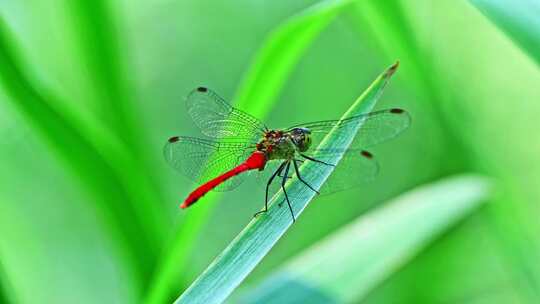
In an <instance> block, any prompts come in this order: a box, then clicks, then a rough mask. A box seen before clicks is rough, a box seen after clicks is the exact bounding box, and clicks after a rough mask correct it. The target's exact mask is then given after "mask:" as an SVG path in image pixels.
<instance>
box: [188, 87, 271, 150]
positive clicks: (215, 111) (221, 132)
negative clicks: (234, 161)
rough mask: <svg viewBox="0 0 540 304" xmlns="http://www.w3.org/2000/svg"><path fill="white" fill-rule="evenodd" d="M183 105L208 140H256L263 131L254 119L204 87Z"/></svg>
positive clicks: (263, 127) (192, 94)
mask: <svg viewBox="0 0 540 304" xmlns="http://www.w3.org/2000/svg"><path fill="white" fill-rule="evenodd" d="M186 105H187V111H188V114H189V115H190V116H191V118H192V119H193V122H194V123H195V125H197V127H199V128H200V129H201V131H202V133H203V134H204V135H206V136H209V137H213V138H231V137H233V138H235V139H245V140H254V139H255V140H257V139H259V138H260V136H261V135H262V134H263V132H264V130H265V129H266V127H265V126H264V124H263V123H262V122H261V121H259V120H258V119H257V118H255V117H253V116H251V115H250V114H248V113H246V112H244V111H242V110H239V109H236V108H234V107H233V106H231V105H230V104H228V103H227V102H226V101H225V100H223V98H221V97H219V95H218V94H216V93H215V92H213V91H212V90H210V89H208V88H205V87H199V88H197V89H195V90H193V91H191V93H190V94H189V95H188V97H187V100H186Z"/></svg>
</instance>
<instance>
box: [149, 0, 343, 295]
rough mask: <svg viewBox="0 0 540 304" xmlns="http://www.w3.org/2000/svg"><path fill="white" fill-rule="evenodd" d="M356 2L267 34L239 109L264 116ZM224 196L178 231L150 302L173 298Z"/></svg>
mask: <svg viewBox="0 0 540 304" xmlns="http://www.w3.org/2000/svg"><path fill="white" fill-rule="evenodd" d="M352 2H353V1H352V0H345V1H344V0H341V1H336V0H329V1H321V2H320V3H317V4H315V5H313V6H311V7H309V8H307V9H305V10H303V11H302V12H300V13H299V14H297V15H295V16H293V17H291V18H289V19H288V20H287V21H285V22H284V23H283V24H282V25H280V26H279V27H278V28H277V29H275V30H274V31H273V32H271V33H270V34H269V36H268V37H267V38H266V40H265V42H264V43H263V45H262V47H261V48H260V50H259V52H258V53H257V54H256V55H255V59H254V61H253V63H252V64H251V66H250V68H249V70H248V72H247V73H246V76H245V78H244V80H243V82H242V84H240V86H239V89H238V92H237V94H236V98H235V99H234V100H235V104H236V106H237V107H238V108H241V109H243V110H244V111H246V112H248V113H250V114H252V115H254V116H256V117H258V118H261V119H264V117H266V116H267V115H268V113H270V112H271V111H272V108H273V105H274V104H275V102H276V98H277V96H278V94H279V93H280V92H281V89H282V88H283V84H284V83H285V81H286V80H287V79H288V76H289V75H290V73H291V72H292V70H293V68H294V67H295V65H296V64H297V63H298V61H299V60H300V57H301V56H302V54H303V53H304V51H305V50H306V49H307V48H308V47H309V46H310V45H311V43H312V42H313V40H314V39H315V38H316V37H317V36H318V34H319V33H320V32H321V31H322V30H323V29H324V28H325V27H326V26H327V25H328V24H329V23H330V22H331V21H332V20H333V19H334V18H335V17H336V16H337V15H338V14H339V12H340V11H341V9H343V8H344V7H345V6H346V5H348V4H351V3H352ZM220 197H221V195H219V194H216V193H211V194H210V195H208V196H207V197H205V199H206V202H205V204H204V206H200V207H199V208H198V209H197V210H192V211H191V214H190V215H189V216H188V217H187V218H186V220H185V222H184V223H183V224H182V227H181V228H180V229H179V231H178V232H177V233H176V235H175V237H174V239H173V241H172V245H171V246H170V247H169V248H168V249H167V250H166V251H165V252H166V256H165V257H164V258H163V260H162V261H161V262H160V266H159V268H158V270H157V271H156V277H155V278H154V281H153V282H154V283H153V284H152V285H151V287H150V290H149V293H148V295H147V299H146V303H162V302H165V301H166V299H167V297H168V296H169V291H170V289H171V287H172V286H177V285H178V282H177V280H178V278H177V277H178V274H179V273H182V272H183V270H184V269H185V267H186V265H187V263H188V262H189V260H188V259H189V255H190V254H191V252H192V247H193V245H194V242H193V240H195V239H196V237H197V235H198V233H199V231H200V230H201V228H202V226H203V225H204V224H205V223H206V219H207V218H208V216H209V215H210V212H211V211H212V209H213V206H214V204H213V202H215V201H217V200H218V199H219V198H220Z"/></svg>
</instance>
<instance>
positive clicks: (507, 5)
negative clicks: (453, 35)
mask: <svg viewBox="0 0 540 304" xmlns="http://www.w3.org/2000/svg"><path fill="white" fill-rule="evenodd" d="M471 2H472V3H473V4H474V6H476V7H477V8H478V10H480V11H481V12H482V14H484V15H485V16H486V17H488V18H489V19H490V20H491V21H492V22H493V23H495V24H496V25H497V26H498V27H500V28H501V30H503V31H504V32H505V33H506V34H507V35H508V36H509V37H510V38H511V39H512V40H514V41H515V42H516V43H517V44H518V45H519V46H520V47H521V48H522V49H523V50H524V51H525V52H527V53H528V54H529V56H531V57H532V58H533V59H534V60H536V63H537V64H540V17H539V16H540V2H538V1H536V0H516V1H504V0H471Z"/></svg>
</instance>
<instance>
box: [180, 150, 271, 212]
mask: <svg viewBox="0 0 540 304" xmlns="http://www.w3.org/2000/svg"><path fill="white" fill-rule="evenodd" d="M265 164H266V155H265V154H264V153H263V152H260V151H256V152H253V154H251V156H250V157H249V158H248V159H247V160H246V161H245V162H243V163H242V164H240V165H238V166H237V167H235V168H233V169H231V170H230V171H227V172H225V173H223V174H222V175H220V176H218V177H216V178H214V179H212V180H210V181H208V182H206V183H204V184H202V185H201V186H199V187H198V188H197V189H195V190H194V191H193V192H191V193H190V194H189V195H188V197H187V198H186V200H185V201H184V202H183V203H182V205H180V208H187V207H189V206H191V205H193V204H194V203H195V202H197V200H199V198H201V197H202V196H203V195H205V194H206V193H208V192H209V191H210V190H212V189H214V188H215V187H217V186H219V185H220V184H222V183H224V182H225V181H226V180H228V179H229V178H231V177H233V176H235V175H238V174H240V173H242V172H245V171H248V170H254V169H259V170H262V169H264V165H265Z"/></svg>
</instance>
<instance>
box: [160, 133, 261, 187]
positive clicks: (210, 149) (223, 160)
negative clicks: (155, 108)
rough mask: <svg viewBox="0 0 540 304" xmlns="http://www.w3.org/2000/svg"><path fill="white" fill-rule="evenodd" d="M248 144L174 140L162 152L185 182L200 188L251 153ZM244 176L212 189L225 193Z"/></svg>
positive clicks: (236, 177) (182, 137)
mask: <svg viewBox="0 0 540 304" xmlns="http://www.w3.org/2000/svg"><path fill="white" fill-rule="evenodd" d="M253 149H254V148H253V146H251V144H250V143H248V142H217V141H213V140H206V139H201V138H194V137H187V136H174V137H171V138H170V139H169V141H168V142H167V144H165V147H164V148H163V154H164V156H165V160H166V161H167V162H168V163H169V164H170V165H171V166H172V167H173V168H174V169H176V170H177V171H179V172H180V173H181V174H183V175H184V176H186V177H187V178H189V179H191V180H193V181H195V182H197V183H198V184H202V183H204V182H207V181H208V180H210V179H212V178H215V177H216V176H218V175H220V174H222V173H225V172H226V171H229V170H231V169H232V168H234V167H236V166H238V165H239V164H240V163H242V162H243V161H245V160H246V159H247V157H248V156H249V155H250V154H251V152H253ZM246 175H247V174H241V175H238V176H235V177H234V178H231V179H229V180H228V181H226V182H225V183H223V184H221V185H220V186H218V187H216V188H215V190H216V191H228V190H232V189H234V188H236V187H237V186H238V185H240V184H241V183H242V181H243V180H244V178H245V177H246Z"/></svg>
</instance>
